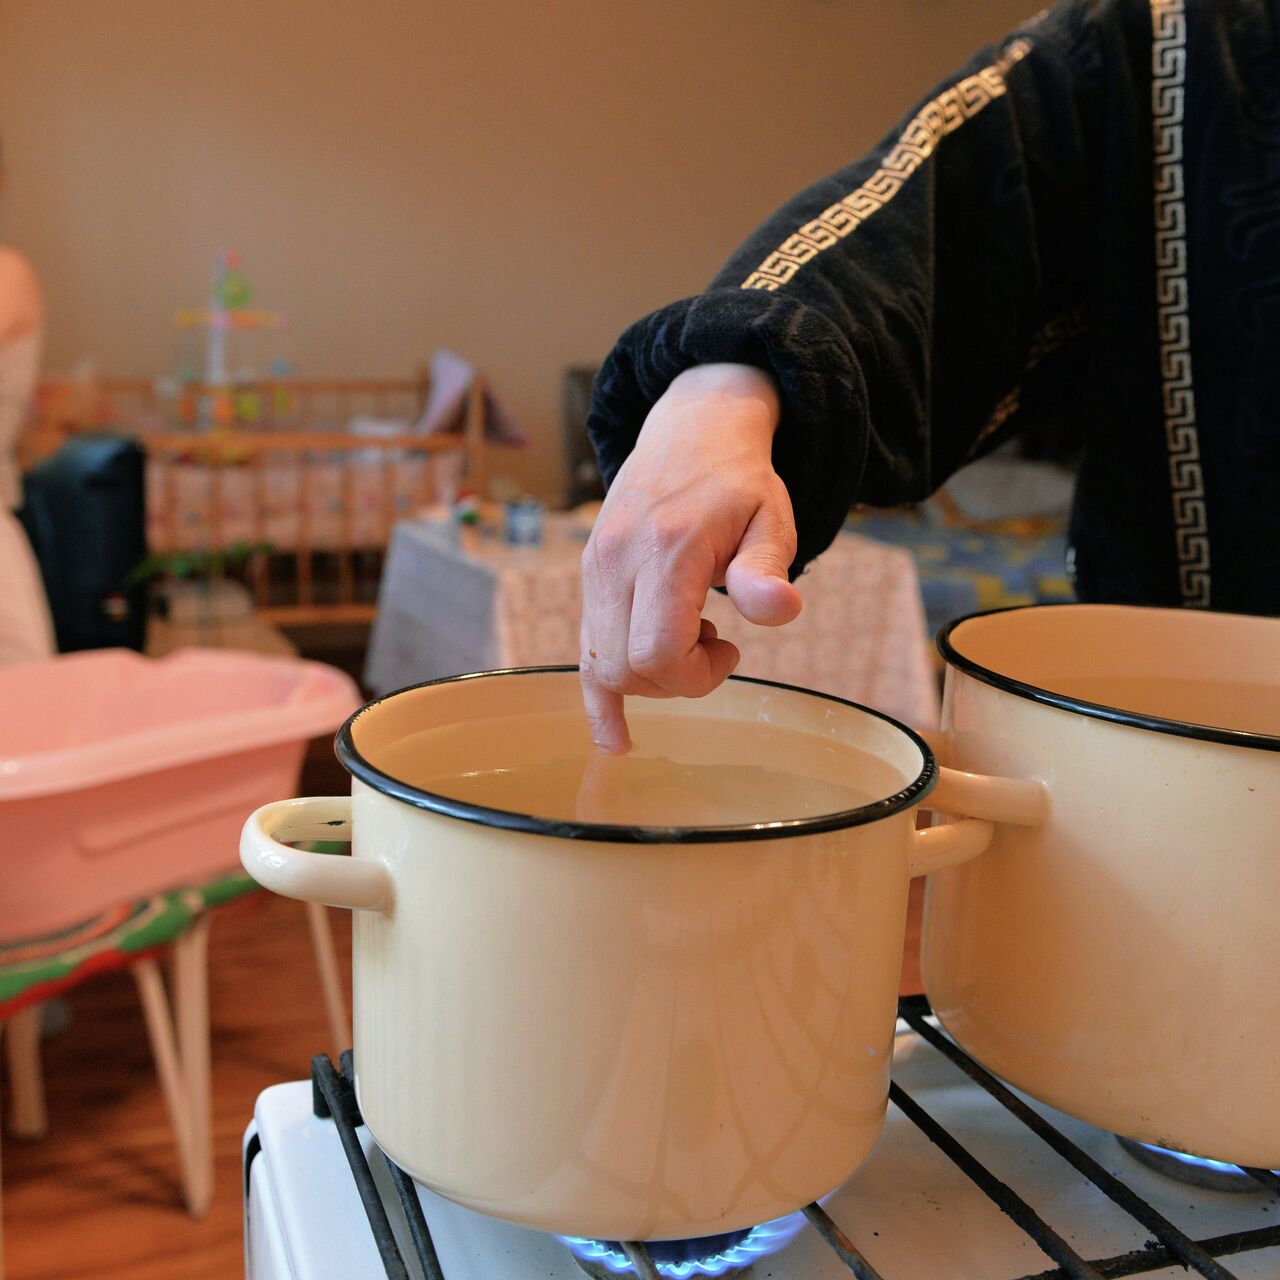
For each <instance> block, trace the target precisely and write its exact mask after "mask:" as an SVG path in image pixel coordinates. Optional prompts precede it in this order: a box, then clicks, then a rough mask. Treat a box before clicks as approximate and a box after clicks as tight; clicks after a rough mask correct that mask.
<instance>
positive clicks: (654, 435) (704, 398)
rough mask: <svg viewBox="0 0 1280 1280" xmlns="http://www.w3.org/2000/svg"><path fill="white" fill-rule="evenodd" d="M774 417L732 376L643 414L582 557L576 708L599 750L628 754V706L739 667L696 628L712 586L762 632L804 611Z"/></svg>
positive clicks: (758, 375) (724, 373)
mask: <svg viewBox="0 0 1280 1280" xmlns="http://www.w3.org/2000/svg"><path fill="white" fill-rule="evenodd" d="M778 415H779V406H778V394H777V391H776V389H775V387H774V385H773V382H772V381H771V380H770V378H769V377H768V375H766V374H765V373H763V372H762V371H761V370H759V369H755V368H751V367H750V366H747V365H732V364H714V365H699V366H697V367H696V368H693V369H689V370H687V371H686V372H684V373H682V374H680V376H679V377H677V378H676V379H675V380H674V381H673V382H672V383H671V385H670V387H668V388H667V391H666V393H665V394H664V395H663V396H662V398H661V399H660V400H658V401H657V403H656V404H655V405H654V406H653V408H652V409H651V410H650V411H649V416H648V417H647V418H646V419H645V423H644V427H643V428H642V430H641V432H640V437H639V440H638V441H637V443H636V447H635V449H634V450H633V451H632V453H631V456H630V457H629V458H628V459H627V460H626V462H625V463H624V464H623V465H622V467H621V469H620V470H619V472H618V474H617V477H616V478H615V480H614V483H613V485H612V487H611V488H610V490H609V495H608V497H607V498H606V499H605V502H604V505H603V507H602V508H601V510H600V515H599V517H598V519H597V520H596V524H595V528H594V529H593V530H592V533H591V539H590V541H589V542H588V543H587V546H586V550H585V551H584V552H583V555H582V595H583V600H582V632H581V664H582V696H583V702H584V704H585V706H586V711H587V719H588V721H589V722H590V727H591V736H592V739H593V741H594V742H595V743H596V745H597V746H599V747H600V748H601V749H603V750H604V751H607V752H611V753H617V752H622V751H626V750H628V749H629V748H630V745H631V738H630V735H629V733H628V732H627V724H626V718H625V715H624V712H623V702H622V699H623V695H624V694H642V695H645V696H647V697H656V698H673V697H682V698H697V697H702V696H703V695H705V694H708V693H710V692H711V691H712V690H713V689H715V688H716V687H717V686H718V685H719V684H721V682H722V681H724V680H725V679H726V678H727V677H728V676H729V675H730V674H731V673H732V671H733V670H734V668H735V667H736V666H737V665H738V661H739V657H740V655H739V653H738V650H737V648H736V646H734V645H732V644H730V643H729V642H728V641H726V640H721V639H720V638H719V637H718V636H717V635H716V630H715V627H714V626H713V625H712V624H711V623H710V622H709V621H707V620H706V619H704V618H703V617H702V610H703V607H704V606H705V604H706V599H707V592H708V591H710V590H711V588H712V587H719V586H724V587H725V588H727V590H728V593H729V598H730V600H732V601H733V604H734V606H735V607H736V608H737V610H738V612H739V613H740V614H742V616H743V617H744V618H746V619H747V620H748V621H750V622H754V623H758V624H760V625H763V626H779V625H781V624H782V623H786V622H790V621H791V620H792V619H793V618H794V617H795V616H796V615H797V614H798V613H799V612H800V607H801V600H800V593H799V592H798V591H797V590H796V589H795V587H794V586H792V585H791V583H790V582H789V581H788V580H787V570H788V568H789V567H790V565H791V561H792V560H793V559H794V558H795V552H796V531H795V521H794V518H793V516H792V511H791V500H790V498H789V497H788V495H787V491H786V487H785V486H784V485H783V483H782V481H781V480H780V479H779V478H778V475H777V473H776V472H775V471H774V470H773V466H772V462H771V460H770V458H771V451H772V445H773V433H774V431H775V430H776V429H777V425H778Z"/></svg>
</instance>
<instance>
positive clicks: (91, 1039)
mask: <svg viewBox="0 0 1280 1280" xmlns="http://www.w3.org/2000/svg"><path fill="white" fill-rule="evenodd" d="M345 782H346V778H345V775H344V774H343V773H342V772H341V770H340V769H339V768H338V766H337V764H336V762H335V761H333V760H332V756H331V751H330V747H329V745H328V743H327V742H325V743H319V744H313V748H312V751H311V752H310V753H309V755H308V763H307V768H306V769H305V771H304V775H303V785H302V791H303V794H335V793H337V792H340V791H342V790H345V787H344V785H343V784H344V783H345ZM914 887H915V888H917V889H918V887H919V884H918V882H917V885H916V886H914ZM916 907H917V910H918V902H917V903H916ZM331 916H332V918H333V921H334V932H335V937H336V940H337V943H338V947H339V953H340V961H341V964H342V969H343V972H344V973H346V974H349V972H350V963H349V956H350V924H349V920H348V918H347V917H346V916H345V913H343V912H332V913H331ZM915 917H916V913H915V912H913V921H914V919H915ZM917 940H918V926H917V925H916V924H915V923H913V925H912V928H911V931H910V936H909V939H908V959H907V964H906V966H905V968H904V989H908V990H918V989H919V986H918V983H919V978H918V970H917V968H916V965H915V960H914V952H915V948H916V942H917ZM209 971H210V1005H211V1020H212V1038H213V1092H214V1099H213V1119H214V1142H215V1149H216V1152H217V1172H216V1177H217V1185H216V1191H215V1195H214V1199H213V1208H212V1210H211V1211H210V1213H209V1215H208V1217H207V1218H206V1219H205V1220H204V1221H202V1222H192V1221H191V1220H190V1219H189V1218H188V1217H187V1216H186V1214H185V1213H184V1211H183V1209H182V1205H181V1199H180V1195H179V1190H178V1182H177V1164H176V1158H175V1153H174V1148H173V1142H172V1138H171V1135H170V1131H169V1127H168V1123H167V1121H166V1119H165V1114H164V1108H163V1105H162V1103H161V1100H160V1093H159V1089H158V1088H157V1085H156V1078H155V1072H154V1070H153V1067H152V1064H151V1059H150V1054H149V1051H148V1048H147V1042H146V1036H145V1032H144V1029H143V1025H142V1015H141V1011H140V1009H139V1007H138V1002H137V997H136V995H135V991H134V986H133V982H132V980H131V979H130V978H129V977H128V975H126V974H117V975H110V976H107V977H103V978H100V979H98V980H96V981H93V982H90V983H87V984H86V985H85V986H84V987H82V988H80V989H78V990H76V991H74V992H72V993H71V995H70V996H69V997H68V1004H69V1006H70V1010H71V1013H72V1022H71V1025H70V1026H69V1027H68V1028H67V1029H66V1030H65V1031H64V1032H62V1033H61V1034H60V1035H58V1036H57V1037H56V1038H55V1039H53V1040H52V1041H50V1042H48V1043H47V1044H46V1045H45V1055H44V1066H45V1072H44V1074H45V1081H46V1087H47V1090H48V1100H49V1113H50V1132H49V1135H48V1137H46V1138H45V1139H44V1140H43V1141H41V1142H38V1143H24V1142H18V1141H16V1140H14V1139H6V1140H5V1142H4V1145H3V1156H2V1161H3V1203H4V1239H5V1252H6V1257H7V1263H8V1268H7V1280H73V1278H74V1280H234V1278H235V1277H238V1276H242V1275H243V1259H242V1246H241V1216H242V1207H241V1188H240V1140H241V1136H242V1134H243V1132H244V1128H245V1125H246V1124H247V1123H248V1121H249V1119H250V1117H251V1115H252V1113H253V1104H254V1100H255V1099H256V1098H257V1096H258V1094H259V1093H260V1092H261V1091H262V1090H263V1089H264V1088H266V1087H267V1086H268V1085H271V1084H276V1083H278V1082H280V1081H283V1080H296V1079H301V1078H303V1077H305V1076H306V1075H307V1074H308V1069H309V1063H310V1060H311V1058H312V1056H313V1055H314V1054H316V1053H318V1052H335V1051H336V1050H337V1048H338V1047H339V1046H331V1045H329V1044H327V1043H326V1035H327V1033H326V1028H325V1019H324V1013H323V1009H322V1006H321V1002H320V998H319V994H318V992H317V990H316V987H315V968H314V965H313V962H312V958H311V948H310V942H309V937H308V934H307V929H306V921H305V915H304V911H303V908H302V907H301V905H300V904H297V903H292V902H287V901H285V900H283V899H280V898H276V897H274V896H272V895H270V894H265V893H263V894H255V895H252V896H251V897H249V898H246V899H242V900H241V901H240V902H237V903H233V904H232V905H230V906H228V907H225V908H223V909H221V910H220V911H219V912H218V913H217V915H216V916H215V919H214V925H213V930H212V934H211V938H210V952H209ZM341 1047H342V1048H345V1047H347V1046H341ZM0 1097H4V1098H5V1099H7V1092H5V1091H0Z"/></svg>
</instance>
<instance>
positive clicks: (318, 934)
mask: <svg viewBox="0 0 1280 1280" xmlns="http://www.w3.org/2000/svg"><path fill="white" fill-rule="evenodd" d="M307 923H308V924H309V925H310V926H311V946H312V948H313V949H314V950H315V953H316V968H317V969H318V970H319V971H320V990H321V992H322V993H323V995H324V1010H325V1014H326V1016H327V1017H328V1019H329V1038H330V1041H331V1045H330V1047H331V1048H332V1050H333V1054H334V1057H335V1058H336V1057H337V1055H338V1054H340V1053H341V1052H342V1051H343V1050H344V1049H350V1048H351V1021H350V1019H349V1018H348V1017H347V1002H346V1000H345V999H344V998H343V992H342V977H341V975H340V974H339V973H338V957H337V955H336V953H335V952H334V949H333V931H332V930H331V929H330V927H329V913H328V909H327V908H326V907H322V906H321V905H320V904H319V903H318V902H308V903H307Z"/></svg>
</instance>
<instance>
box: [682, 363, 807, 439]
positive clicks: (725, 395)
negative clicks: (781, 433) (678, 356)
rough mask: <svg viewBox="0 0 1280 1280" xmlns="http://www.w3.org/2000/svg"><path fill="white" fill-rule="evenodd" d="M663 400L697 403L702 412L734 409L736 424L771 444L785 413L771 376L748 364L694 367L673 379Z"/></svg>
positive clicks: (700, 365)
mask: <svg viewBox="0 0 1280 1280" xmlns="http://www.w3.org/2000/svg"><path fill="white" fill-rule="evenodd" d="M662 398H663V399H664V400H670V401H674V402H685V403H690V402H696V403H697V404H698V406H699V407H701V408H714V407H719V408H730V407H731V408H732V409H733V419H734V421H735V422H737V423H740V424H741V425H742V426H743V427H744V428H746V429H747V430H750V431H752V432H754V433H759V434H760V435H762V436H763V437H764V439H765V440H766V441H769V442H771V441H772V439H773V434H774V432H775V431H776V430H777V429H778V421H779V418H780V417H781V413H782V402H781V398H780V396H779V394H778V385H777V383H776V382H775V381H774V380H773V377H772V375H770V374H769V373H768V372H766V371H765V370H764V369H760V368H757V367H756V366H755V365H749V364H729V363H720V364H699V365H694V366H693V367H692V368H689V369H686V370H685V371H684V372H683V373H680V374H678V375H677V376H676V377H675V378H673V379H672V381H671V384H670V385H669V386H668V387H667V390H666V392H665V394H664V395H663V397H662Z"/></svg>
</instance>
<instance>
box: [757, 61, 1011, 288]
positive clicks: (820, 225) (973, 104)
mask: <svg viewBox="0 0 1280 1280" xmlns="http://www.w3.org/2000/svg"><path fill="white" fill-rule="evenodd" d="M1030 48H1031V44H1030V42H1029V41H1027V40H1015V41H1013V42H1012V43H1011V44H1010V45H1009V46H1008V48H1006V49H1005V50H1004V52H1003V53H1002V54H1001V55H1000V57H999V58H998V59H997V60H996V61H995V62H994V63H992V64H991V66H989V67H983V69H982V70H981V71H979V72H978V73H977V74H976V75H972V76H966V77H965V78H964V79H963V80H961V81H960V82H959V83H958V84H955V85H952V87H951V88H950V89H947V90H945V91H944V92H943V93H940V94H939V95H938V96H937V97H936V98H933V99H931V100H930V101H929V102H926V103H925V105H924V106H923V107H921V109H920V110H919V112H917V114H916V115H914V116H913V117H912V118H911V120H910V121H909V122H908V123H907V127H906V128H905V129H904V130H903V131H902V135H901V136H900V137H899V139H898V141H897V143H896V144H895V145H894V146H893V147H892V148H891V149H890V150H889V153H888V154H887V155H886V156H885V157H884V159H883V160H882V161H881V164H880V167H879V168H878V169H877V170H876V171H875V173H873V174H872V175H871V177H869V178H868V179H867V180H866V182H864V183H863V184H862V185H861V186H860V187H859V188H858V189H857V190H856V191H851V192H850V193H849V194H848V195H847V196H845V197H844V199H843V200H841V201H839V202H838V203H836V204H833V205H832V206H831V207H830V208H829V209H827V210H825V211H824V212H823V213H821V214H819V215H818V217H816V218H815V219H814V220H813V221H812V222H806V223H805V224H804V226H802V227H801V228H800V229H799V230H798V231H796V232H795V234H794V235H792V236H790V237H788V238H787V240H786V241H784V242H783V244H782V245H781V246H780V247H779V248H778V249H776V250H775V251H774V252H773V253H771V254H770V255H769V256H768V257H767V258H766V259H765V260H764V261H763V262H762V263H761V264H760V265H759V267H757V268H756V270H755V271H753V272H752V273H751V274H750V275H749V276H748V277H747V278H746V279H745V280H744V281H743V282H742V288H744V289H767V290H770V291H772V290H775V289H778V288H781V286H782V285H784V284H786V283H787V281H788V280H790V279H791V277H792V276H794V275H795V273H796V272H797V271H799V270H800V268H801V267H802V266H804V264H805V263H806V262H810V261H812V260H813V259H814V258H816V257H817V256H818V254H820V253H821V252H822V251H823V250H824V249H830V248H831V247H832V246H833V245H835V244H838V243H839V242H840V241H841V240H843V239H844V237H845V236H847V235H848V234H849V233H850V232H851V231H853V230H854V229H855V228H856V227H858V226H860V225H861V224H862V223H863V222H865V221H866V220H867V219H868V218H869V217H870V216H871V215H872V214H873V213H875V212H876V210H877V209H882V208H883V207H884V206H885V205H886V204H888V203H889V201H890V200H892V199H893V197H894V196H896V195H897V194H898V192H899V191H900V190H901V189H902V184H903V183H904V182H906V181H907V179H908V178H910V177H911V175H912V174H913V173H915V171H916V170H917V169H918V168H919V167H920V166H921V165H922V164H923V163H924V162H925V161H926V160H927V159H928V158H929V157H930V156H931V155H932V154H933V153H934V151H936V150H937V148H938V144H939V143H940V142H941V141H942V139H943V138H945V137H946V136H947V134H949V133H954V132H955V130H956V129H958V128H959V127H960V126H961V125H962V124H964V122H965V121H966V120H972V119H973V117H974V116H976V115H977V114H978V112H979V111H981V110H982V109H983V107H985V106H987V105H989V104H990V103H992V102H994V101H995V100H996V99H997V98H1000V97H1003V96H1004V93H1005V74H1006V73H1007V72H1008V70H1009V68H1010V67H1012V66H1013V65H1014V64H1015V63H1017V62H1020V61H1021V60H1022V59H1023V58H1024V57H1026V55H1027V53H1028V51H1029V50H1030Z"/></svg>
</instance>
